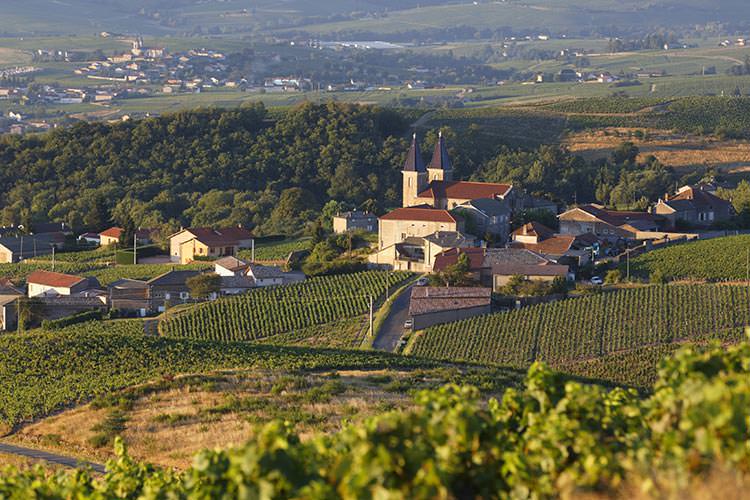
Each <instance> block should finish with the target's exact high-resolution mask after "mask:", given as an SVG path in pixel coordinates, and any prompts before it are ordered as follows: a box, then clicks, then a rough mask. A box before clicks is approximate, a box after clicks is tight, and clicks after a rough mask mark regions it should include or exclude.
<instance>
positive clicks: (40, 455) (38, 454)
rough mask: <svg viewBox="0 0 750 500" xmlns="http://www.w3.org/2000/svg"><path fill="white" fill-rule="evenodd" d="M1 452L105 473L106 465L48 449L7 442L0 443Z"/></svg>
mask: <svg viewBox="0 0 750 500" xmlns="http://www.w3.org/2000/svg"><path fill="white" fill-rule="evenodd" d="M0 453H8V454H10V455H18V456H20V457H27V458H33V459H36V460H44V461H45V462H50V463H52V464H57V465H62V466H64V467H69V468H71V469H75V468H80V467H91V470H93V471H94V472H98V473H99V474H104V472H105V470H104V466H103V465H102V464H97V463H94V462H85V461H82V460H78V459H77V458H72V457H66V456H63V455H56V454H54V453H48V452H46V451H41V450H34V449H31V448H23V447H21V446H15V445H12V444H7V443H0Z"/></svg>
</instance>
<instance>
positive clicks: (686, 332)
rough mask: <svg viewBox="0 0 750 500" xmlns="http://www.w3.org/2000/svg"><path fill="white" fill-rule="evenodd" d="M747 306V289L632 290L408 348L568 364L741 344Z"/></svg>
mask: <svg viewBox="0 0 750 500" xmlns="http://www.w3.org/2000/svg"><path fill="white" fill-rule="evenodd" d="M748 303H750V290H748V288H747V287H737V286H725V285H695V286H676V285H673V286H651V287H646V288H638V289H629V290H623V291H618V292H609V293H602V294H598V295H593V296H588V297H583V298H575V299H568V300H564V301H560V302H554V303H551V304H544V305H539V306H532V307H527V308H524V309H521V310H518V311H512V312H509V313H499V314H493V315H488V316H483V317H478V318H473V319H469V320H466V321H461V322H457V323H451V324H446V325H440V326H435V327H433V328H429V329H427V330H426V331H424V332H423V333H422V334H421V335H420V336H418V338H417V339H416V341H415V342H414V345H413V346H412V348H411V349H410V353H411V354H413V355H416V356H423V357H427V358H437V359H451V360H457V361H458V360H461V361H474V362H480V363H494V364H503V365H511V366H527V365H528V364H529V363H531V362H533V361H535V360H542V361H545V362H547V363H549V364H550V365H552V366H555V367H561V368H563V367H564V366H567V365H569V364H571V363H574V362H579V361H584V360H590V359H597V358H603V357H605V356H610V355H613V354H618V353H625V352H629V351H632V350H635V349H639V348H643V347H646V346H668V345H671V344H674V343H680V342H686V341H687V342H692V341H705V340H708V339H709V338H718V339H721V340H723V341H726V342H736V341H739V340H741V339H742V337H743V328H744V326H745V325H748V324H750V309H749V308H748V307H747V304H748ZM653 361H654V362H656V361H657V360H656V359H653ZM612 366H615V365H612ZM651 367H652V369H653V368H654V367H655V364H653V365H652V366H651ZM598 370H599V368H597V371H596V374H597V376H601V378H612V376H614V375H617V374H616V373H615V372H616V371H617V370H615V369H614V368H612V369H611V370H610V371H609V372H608V373H609V376H607V377H604V376H603V375H604V374H603V373H600V372H599V371H598ZM638 379H640V380H643V379H644V376H643V374H639V375H638Z"/></svg>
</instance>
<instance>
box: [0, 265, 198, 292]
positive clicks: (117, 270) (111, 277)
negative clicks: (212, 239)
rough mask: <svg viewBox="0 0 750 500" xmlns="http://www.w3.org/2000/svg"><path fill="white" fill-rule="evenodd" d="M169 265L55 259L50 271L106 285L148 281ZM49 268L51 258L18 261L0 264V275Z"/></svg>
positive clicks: (21, 277) (17, 278)
mask: <svg viewBox="0 0 750 500" xmlns="http://www.w3.org/2000/svg"><path fill="white" fill-rule="evenodd" d="M211 267H212V266H211V264H210V263H207V262H197V263H192V264H187V265H182V266H179V269H209V268H211ZM175 268H176V266H175V265H173V264H137V265H117V266H107V265H105V264H103V263H101V262H98V261H85V260H84V261H82V262H69V261H62V262H59V261H58V262H56V263H55V266H54V270H55V271H57V272H58V273H66V274H76V275H81V276H91V277H94V278H97V279H98V280H99V282H100V283H101V284H102V285H105V286H106V285H108V284H109V283H112V282H113V281H117V280H119V279H122V278H129V279H140V280H149V279H151V278H155V277H156V276H159V275H160V274H164V273H166V272H169V271H171V270H173V269H175ZM40 269H41V270H45V271H51V270H52V269H53V266H52V261H26V262H22V263H18V264H0V277H4V278H9V279H12V280H14V281H20V280H25V279H26V276H28V275H29V274H31V273H32V272H34V271H37V270H40Z"/></svg>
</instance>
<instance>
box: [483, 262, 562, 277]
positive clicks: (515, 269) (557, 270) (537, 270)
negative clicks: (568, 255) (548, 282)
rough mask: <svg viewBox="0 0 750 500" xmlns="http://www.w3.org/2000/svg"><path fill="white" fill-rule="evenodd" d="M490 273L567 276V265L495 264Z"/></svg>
mask: <svg viewBox="0 0 750 500" xmlns="http://www.w3.org/2000/svg"><path fill="white" fill-rule="evenodd" d="M492 275H493V276H494V275H500V276H516V275H521V276H567V275H568V266H559V265H557V264H545V265H541V266H533V265H517V264H495V265H494V266H492Z"/></svg>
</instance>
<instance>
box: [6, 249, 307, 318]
mask: <svg viewBox="0 0 750 500" xmlns="http://www.w3.org/2000/svg"><path fill="white" fill-rule="evenodd" d="M205 273H214V274H216V275H217V276H218V277H219V286H218V289H217V290H216V291H215V292H212V293H211V295H210V296H209V297H208V299H209V300H215V299H217V298H219V297H221V296H229V295H238V294H242V293H247V292H249V291H251V290H253V289H256V288H262V287H268V286H279V285H284V284H289V283H294V282H299V281H302V280H304V279H305V277H304V275H302V274H301V273H296V272H284V271H282V270H281V269H280V268H278V267H274V266H264V265H259V264H253V263H248V262H245V261H243V260H241V259H239V258H237V257H232V256H227V257H223V258H220V259H218V260H216V261H214V262H213V269H212V270H194V269H193V270H184V269H180V270H177V269H173V270H170V271H168V272H166V273H164V274H161V275H159V276H156V277H155V278H152V279H150V280H147V281H144V280H134V279H120V280H117V281H115V282H113V283H110V284H108V285H107V286H102V285H101V284H100V283H99V281H98V280H97V279H96V278H92V277H85V276H75V275H70V274H63V273H58V272H53V271H44V270H38V271H34V272H32V273H31V274H29V275H28V277H27V278H26V290H25V291H23V290H21V289H19V288H17V287H15V286H14V285H13V284H12V283H10V282H9V281H8V280H2V281H0V330H13V329H15V328H16V327H17V322H18V316H17V314H18V302H19V301H20V300H24V299H34V304H35V307H36V308H37V310H36V311H35V314H36V316H37V317H39V318H41V319H59V318H62V317H66V316H70V315H72V314H76V313H79V312H84V311H92V310H101V311H103V312H104V311H109V310H116V311H118V312H119V313H120V314H125V315H128V316H140V317H145V316H148V315H151V314H155V313H159V312H163V311H165V310H166V309H167V308H168V307H170V306H171V305H175V304H183V303H187V302H190V301H194V300H197V299H198V298H197V297H192V296H191V289H190V286H189V283H188V280H190V278H193V277H195V276H199V275H201V274H205Z"/></svg>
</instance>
